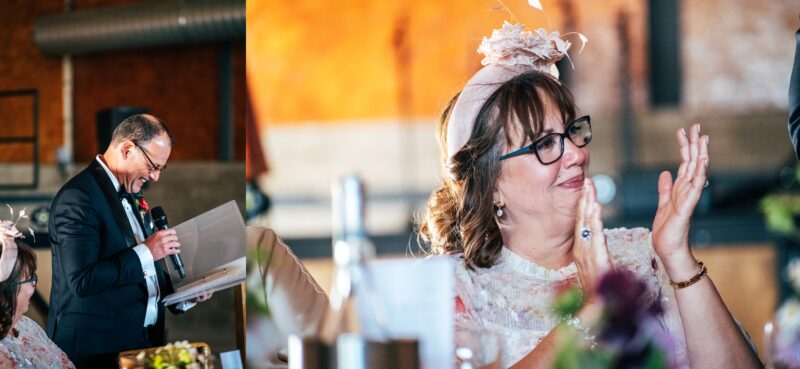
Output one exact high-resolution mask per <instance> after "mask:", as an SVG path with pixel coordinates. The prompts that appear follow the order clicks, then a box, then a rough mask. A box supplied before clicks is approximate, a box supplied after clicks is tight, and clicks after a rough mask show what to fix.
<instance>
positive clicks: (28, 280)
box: [16, 273, 39, 287]
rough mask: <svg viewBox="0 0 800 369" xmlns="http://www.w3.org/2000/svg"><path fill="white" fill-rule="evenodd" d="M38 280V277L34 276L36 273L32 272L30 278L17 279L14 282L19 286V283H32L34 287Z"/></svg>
mask: <svg viewBox="0 0 800 369" xmlns="http://www.w3.org/2000/svg"><path fill="white" fill-rule="evenodd" d="M38 281H39V278H37V277H36V273H33V274H31V277H30V278H28V279H26V280H24V281H19V282H17V283H16V284H17V285H18V286H19V285H23V284H25V283H33V286H34V287H36V282H38Z"/></svg>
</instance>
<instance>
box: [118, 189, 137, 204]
mask: <svg viewBox="0 0 800 369" xmlns="http://www.w3.org/2000/svg"><path fill="white" fill-rule="evenodd" d="M119 199H120V200H122V199H128V202H130V203H131V205H134V200H136V194H135V193H132V192H125V188H123V187H120V188H119Z"/></svg>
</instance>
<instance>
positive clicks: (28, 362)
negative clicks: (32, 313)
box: [0, 316, 75, 369]
mask: <svg viewBox="0 0 800 369" xmlns="http://www.w3.org/2000/svg"><path fill="white" fill-rule="evenodd" d="M15 328H16V329H17V330H18V331H19V335H17V337H14V335H13V334H11V332H9V334H8V335H7V336H6V338H4V339H3V340H2V341H0V368H4V369H6V368H7V369H64V368H66V369H75V365H73V364H72V362H71V361H69V358H67V355H66V354H65V353H64V352H63V351H61V349H60V348H58V346H56V344H55V343H53V341H51V340H50V339H49V338H47V334H45V332H44V330H42V328H41V327H40V326H39V324H37V323H36V322H34V321H33V320H31V319H30V318H28V317H27V316H22V318H21V319H20V320H19V322H17V324H16V326H15Z"/></svg>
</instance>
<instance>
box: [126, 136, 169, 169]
mask: <svg viewBox="0 0 800 369" xmlns="http://www.w3.org/2000/svg"><path fill="white" fill-rule="evenodd" d="M133 144H134V145H136V147H138V148H139V150H141V151H142V154H144V158H145V159H147V163H148V164H149V166H150V168H148V169H150V171H152V172H163V171H164V170H166V169H167V165H166V164H164V165H163V166H162V165H156V163H153V160H151V159H150V155H147V150H145V149H144V147H141V146H139V144H138V143H136V142H134V143H133Z"/></svg>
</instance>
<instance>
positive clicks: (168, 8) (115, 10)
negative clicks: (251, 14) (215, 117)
mask: <svg viewBox="0 0 800 369" xmlns="http://www.w3.org/2000/svg"><path fill="white" fill-rule="evenodd" d="M244 36H245V0H191V1H189V0H165V1H149V2H142V3H135V4H125V5H115V6H108V7H102V8H93V9H86V10H78V11H71V12H64V13H55V14H48V15H44V16H42V17H40V18H39V19H37V21H36V24H35V25H34V29H33V38H34V42H35V43H36V46H37V47H38V48H39V50H41V51H42V53H44V54H46V55H50V56H55V55H64V54H71V55H77V54H89V53H97V52H102V51H110V50H124V49H135V48H145V47H151V46H160V45H170V44H184V43H195V42H217V41H230V40H234V39H243V38H244Z"/></svg>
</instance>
